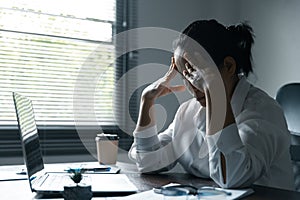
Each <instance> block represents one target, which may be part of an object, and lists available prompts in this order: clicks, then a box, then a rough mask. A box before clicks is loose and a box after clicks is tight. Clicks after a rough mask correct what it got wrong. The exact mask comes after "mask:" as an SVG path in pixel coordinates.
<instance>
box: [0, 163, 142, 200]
mask: <svg viewBox="0 0 300 200" xmlns="http://www.w3.org/2000/svg"><path fill="white" fill-rule="evenodd" d="M64 165H65V166H68V165H70V163H69V164H45V169H47V168H52V169H53V167H59V168H60V167H62V166H64ZM124 165H125V166H127V165H128V166H131V165H132V164H129V163H120V162H118V163H117V166H124ZM128 166H127V167H126V168H127V169H129V171H130V172H131V173H132V172H136V173H137V171H136V169H135V166H132V171H131V170H130V168H128ZM23 168H24V165H7V166H0V173H5V172H8V173H15V172H19V171H21V170H22V169H23ZM23 177H24V176H23ZM0 178H1V177H0ZM38 197H39V196H37V195H36V193H32V192H31V190H30V186H29V182H28V180H5V181H0V199H1V200H19V199H20V200H29V199H31V200H32V199H38ZM43 199H45V198H43ZM55 199H57V200H61V199H63V198H55ZM93 199H102V200H103V199H110V198H105V197H93ZM52 200H53V198H52Z"/></svg>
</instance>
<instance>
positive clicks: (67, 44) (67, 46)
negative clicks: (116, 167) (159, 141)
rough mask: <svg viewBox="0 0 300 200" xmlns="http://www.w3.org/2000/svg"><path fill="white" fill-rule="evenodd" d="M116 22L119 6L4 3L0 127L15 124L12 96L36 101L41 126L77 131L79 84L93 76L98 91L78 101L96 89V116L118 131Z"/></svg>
mask: <svg viewBox="0 0 300 200" xmlns="http://www.w3.org/2000/svg"><path fill="white" fill-rule="evenodd" d="M116 16H117V15H116V1H115V0H101V1H99V0H76V1H73V0H2V1H0V47H1V48H0V88H1V90H0V101H1V104H0V112H1V115H0V126H9V125H16V123H17V122H16V116H15V111H14V106H13V101H12V94H11V93H12V91H15V92H19V93H21V94H23V95H26V96H28V97H29V98H30V99H31V100H32V102H33V105H34V109H35V116H36V119H37V124H38V125H47V126H51V125H55V126H68V125H74V116H73V97H74V87H75V85H76V81H77V80H78V77H79V76H80V77H81V80H82V77H84V78H86V80H85V79H84V81H86V82H89V81H90V76H91V75H92V74H97V75H99V76H98V80H97V81H96V87H95V86H84V87H82V88H80V90H81V91H79V92H80V94H81V95H80V97H79V99H76V101H79V102H82V103H85V101H87V99H85V92H86V91H87V90H89V88H86V87H93V88H94V87H95V92H94V94H95V96H94V102H93V105H94V110H95V115H96V116H97V119H98V121H99V122H101V125H114V120H113V107H112V105H113V104H112V103H113V101H112V98H113V90H114V83H115V75H116V64H115V57H114V56H115V45H114V41H112V35H113V34H114V33H115V30H116ZM83 67H84V68H85V70H82V68H83ZM87 104H88V103H87ZM85 109H88V108H87V107H83V108H82V111H80V112H84V111H85ZM82 116H85V115H84V113H83V115H82ZM81 120H83V121H87V122H88V119H84V118H82V119H81Z"/></svg>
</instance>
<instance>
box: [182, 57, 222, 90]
mask: <svg viewBox="0 0 300 200" xmlns="http://www.w3.org/2000/svg"><path fill="white" fill-rule="evenodd" d="M183 57H184V59H185V60H186V61H187V62H186V63H185V70H184V71H183V75H184V76H185V78H186V79H187V80H188V81H189V82H190V83H191V84H192V85H193V86H194V87H195V88H197V89H198V90H200V91H201V92H205V91H206V90H209V88H210V85H211V84H212V82H213V81H214V79H215V78H216V77H218V76H217V74H216V73H219V71H218V69H217V66H216V65H215V63H214V62H213V61H212V60H211V59H207V58H204V57H203V56H202V55H201V54H200V53H198V52H195V53H193V55H191V54H189V53H187V52H186V53H184V55H183Z"/></svg>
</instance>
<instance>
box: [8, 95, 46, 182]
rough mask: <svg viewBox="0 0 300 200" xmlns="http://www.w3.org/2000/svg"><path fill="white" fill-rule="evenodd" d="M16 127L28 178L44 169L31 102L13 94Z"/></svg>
mask: <svg viewBox="0 0 300 200" xmlns="http://www.w3.org/2000/svg"><path fill="white" fill-rule="evenodd" d="M13 99H14V104H15V109H16V115H17V120H18V126H19V131H20V137H21V142H22V148H23V156H24V161H25V164H26V166H27V173H28V177H29V178H30V177H31V176H32V175H33V174H35V173H37V172H39V171H41V170H42V169H44V164H43V158H42V153H41V150H40V142H39V136H38V131H37V127H36V122H35V118H34V112H33V107H32V104H31V101H30V100H29V99H28V98H26V97H24V96H22V95H20V94H18V93H13Z"/></svg>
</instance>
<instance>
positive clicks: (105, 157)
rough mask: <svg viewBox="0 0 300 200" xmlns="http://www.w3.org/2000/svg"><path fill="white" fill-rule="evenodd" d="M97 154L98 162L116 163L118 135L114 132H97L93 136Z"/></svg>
mask: <svg viewBox="0 0 300 200" xmlns="http://www.w3.org/2000/svg"><path fill="white" fill-rule="evenodd" d="M95 140H96V145H97V156H98V162H99V163H100V164H105V165H106V164H116V162H117V156H118V145H119V136H118V135H116V134H105V133H101V134H97V137H96V138H95Z"/></svg>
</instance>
